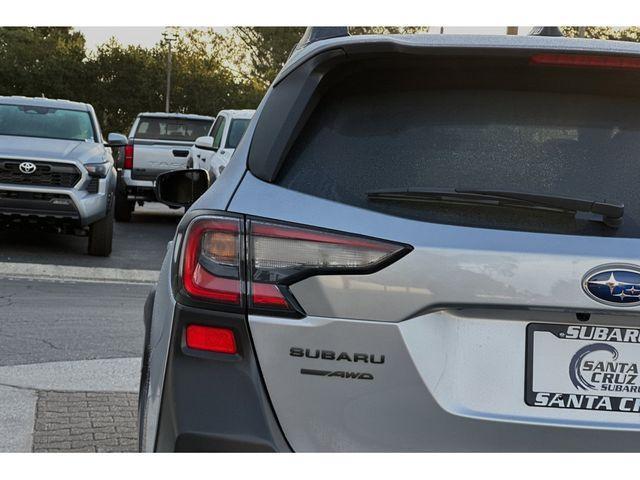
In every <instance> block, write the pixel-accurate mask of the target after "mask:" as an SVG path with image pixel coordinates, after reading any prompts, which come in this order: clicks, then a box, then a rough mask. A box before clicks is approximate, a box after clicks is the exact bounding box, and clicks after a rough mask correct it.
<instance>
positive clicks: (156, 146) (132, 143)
mask: <svg viewBox="0 0 640 480" xmlns="http://www.w3.org/2000/svg"><path fill="white" fill-rule="evenodd" d="M214 120H215V118H214V117H208V116H203V115H188V114H181V113H140V114H138V116H137V117H136V119H135V121H134V122H133V125H132V127H131V132H130V133H129V142H128V144H127V145H126V146H125V147H124V148H123V149H122V150H121V152H120V155H119V159H118V162H117V166H118V182H117V187H116V201H115V218H116V220H118V221H119V222H128V221H129V220H130V219H131V214H132V213H133V210H134V208H135V205H136V203H138V205H143V204H144V202H155V201H156V196H155V180H156V177H157V176H158V175H160V174H161V173H164V172H168V171H170V170H176V169H180V168H185V167H186V165H187V157H188V156H189V149H190V148H191V146H192V145H193V142H194V141H195V140H196V138H198V137H201V136H204V135H207V133H208V132H209V130H210V129H211V125H213V122H214Z"/></svg>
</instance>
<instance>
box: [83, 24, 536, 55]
mask: <svg viewBox="0 0 640 480" xmlns="http://www.w3.org/2000/svg"><path fill="white" fill-rule="evenodd" d="M165 28H166V27H76V29H77V30H80V31H81V32H82V33H83V34H84V36H85V38H86V40H87V47H88V48H89V49H91V50H93V49H94V48H96V47H97V46H98V45H100V44H102V43H104V42H106V41H107V40H109V38H111V37H116V39H117V40H118V41H119V42H120V43H122V44H124V45H140V46H143V47H151V46H153V45H155V44H156V43H157V42H158V41H159V40H161V39H162V32H163V31H164V29H165ZM203 28H204V27H203ZM519 28H520V32H519V33H520V34H524V33H526V32H528V30H529V28H530V27H519ZM439 29H440V27H431V32H430V33H439V31H440V30H439ZM214 30H219V31H221V32H222V31H224V30H225V28H223V27H219V28H216V27H214ZM444 31H445V33H461V34H467V33H478V34H486V35H492V34H497V35H501V34H504V33H505V27H445V28H444Z"/></svg>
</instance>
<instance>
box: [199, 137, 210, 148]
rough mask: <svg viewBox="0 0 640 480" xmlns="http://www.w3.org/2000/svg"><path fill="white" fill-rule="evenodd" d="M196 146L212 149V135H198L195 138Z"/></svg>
mask: <svg viewBox="0 0 640 480" xmlns="http://www.w3.org/2000/svg"><path fill="white" fill-rule="evenodd" d="M196 147H198V148H201V149H203V150H214V148H213V137H198V138H196Z"/></svg>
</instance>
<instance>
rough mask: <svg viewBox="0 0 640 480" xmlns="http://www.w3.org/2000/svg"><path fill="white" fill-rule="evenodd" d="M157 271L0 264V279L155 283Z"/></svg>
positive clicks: (38, 264)
mask: <svg viewBox="0 0 640 480" xmlns="http://www.w3.org/2000/svg"><path fill="white" fill-rule="evenodd" d="M159 273H160V272H159V271H157V270H137V269H126V268H102V267H75V266H66V265H47V264H41V263H11V262H1V263H0V277H19V278H37V279H50V280H78V281H85V282H109V283H155V282H157V281H158V275H159Z"/></svg>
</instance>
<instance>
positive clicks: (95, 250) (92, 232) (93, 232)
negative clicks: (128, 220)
mask: <svg viewBox="0 0 640 480" xmlns="http://www.w3.org/2000/svg"><path fill="white" fill-rule="evenodd" d="M112 242H113V206H111V208H110V209H109V213H108V214H107V216H106V217H104V218H103V219H100V220H98V221H97V222H95V223H92V224H91V226H90V227H89V255H94V256H96V257H108V256H109V255H111V244H112Z"/></svg>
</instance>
